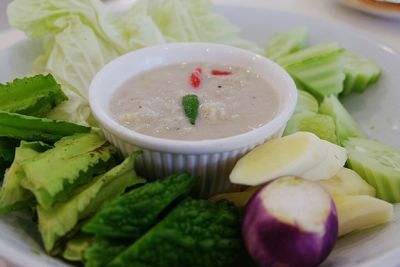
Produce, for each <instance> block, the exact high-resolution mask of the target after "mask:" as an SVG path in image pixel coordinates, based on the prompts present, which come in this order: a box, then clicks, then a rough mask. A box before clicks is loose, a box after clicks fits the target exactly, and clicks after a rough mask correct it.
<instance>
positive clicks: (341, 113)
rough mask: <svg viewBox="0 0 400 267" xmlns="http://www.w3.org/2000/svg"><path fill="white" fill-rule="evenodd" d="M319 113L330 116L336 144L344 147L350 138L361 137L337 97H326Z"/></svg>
mask: <svg viewBox="0 0 400 267" xmlns="http://www.w3.org/2000/svg"><path fill="white" fill-rule="evenodd" d="M319 111H320V113H322V114H326V115H329V116H331V117H332V118H333V119H334V121H335V127H336V136H337V138H338V142H339V144H341V145H344V143H345V142H346V140H347V139H348V138H350V137H363V136H364V134H363V133H362V131H361V130H360V128H359V127H358V125H357V123H356V122H355V121H354V120H353V118H352V117H351V116H350V114H349V113H348V112H347V110H346V109H345V107H344V106H343V105H342V104H341V103H340V101H339V100H338V98H337V97H335V96H333V95H332V96H328V97H325V98H324V100H323V101H322V103H321V105H320V108H319Z"/></svg>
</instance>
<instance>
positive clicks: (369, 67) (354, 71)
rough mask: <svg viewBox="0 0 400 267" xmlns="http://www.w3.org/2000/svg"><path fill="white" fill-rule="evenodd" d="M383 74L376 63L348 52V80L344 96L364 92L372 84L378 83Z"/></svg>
mask: <svg viewBox="0 0 400 267" xmlns="http://www.w3.org/2000/svg"><path fill="white" fill-rule="evenodd" d="M381 72H382V70H381V68H380V67H379V65H378V64H376V63H375V62H374V61H372V60H370V59H367V58H363V57H361V56H359V55H357V54H355V53H352V52H349V51H346V53H345V54H344V73H345V74H346V78H345V80H344V90H343V95H349V94H350V93H352V92H353V91H355V92H359V93H362V92H364V91H365V90H366V89H367V87H368V86H369V85H370V84H372V83H375V82H376V81H378V79H379V77H380V75H381Z"/></svg>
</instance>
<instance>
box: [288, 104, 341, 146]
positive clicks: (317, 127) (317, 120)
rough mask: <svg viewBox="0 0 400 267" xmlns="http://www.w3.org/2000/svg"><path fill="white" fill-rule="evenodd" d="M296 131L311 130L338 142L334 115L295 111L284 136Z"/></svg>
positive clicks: (319, 135)
mask: <svg viewBox="0 0 400 267" xmlns="http://www.w3.org/2000/svg"><path fill="white" fill-rule="evenodd" d="M295 132H311V133H314V134H316V135H317V136H318V137H319V138H321V139H323V140H327V141H329V142H331V143H334V144H337V143H338V141H337V137H336V126H335V121H334V120H333V118H332V117H330V116H328V115H324V114H316V113H312V112H310V111H303V112H299V113H295V114H294V115H293V116H292V117H291V118H290V120H289V121H288V123H287V125H286V128H285V131H284V133H283V135H284V136H286V135H290V134H293V133H295Z"/></svg>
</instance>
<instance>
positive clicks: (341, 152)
mask: <svg viewBox="0 0 400 267" xmlns="http://www.w3.org/2000/svg"><path fill="white" fill-rule="evenodd" d="M321 142H322V143H323V144H324V145H325V146H326V150H327V151H328V154H327V156H326V158H325V160H324V161H323V162H321V163H320V164H318V165H316V166H315V167H314V168H312V169H310V170H308V171H307V172H305V173H303V174H302V175H301V177H303V178H304V179H306V180H310V181H317V180H327V179H329V178H331V177H332V176H334V175H335V174H337V173H338V172H339V171H340V169H341V168H343V166H344V164H345V163H346V160H347V152H346V149H344V148H343V147H340V146H338V145H335V144H332V143H329V142H328V141H325V140H321Z"/></svg>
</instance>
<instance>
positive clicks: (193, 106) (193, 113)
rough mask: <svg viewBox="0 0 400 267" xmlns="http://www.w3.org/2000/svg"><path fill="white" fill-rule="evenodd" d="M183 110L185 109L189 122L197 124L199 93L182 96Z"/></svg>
mask: <svg viewBox="0 0 400 267" xmlns="http://www.w3.org/2000/svg"><path fill="white" fill-rule="evenodd" d="M182 105H183V110H184V111H185V114H186V117H187V118H188V119H189V122H190V123H191V124H193V125H195V124H196V119H197V115H198V113H199V106H200V102H199V98H198V97H197V95H185V96H184V97H183V98H182Z"/></svg>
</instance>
